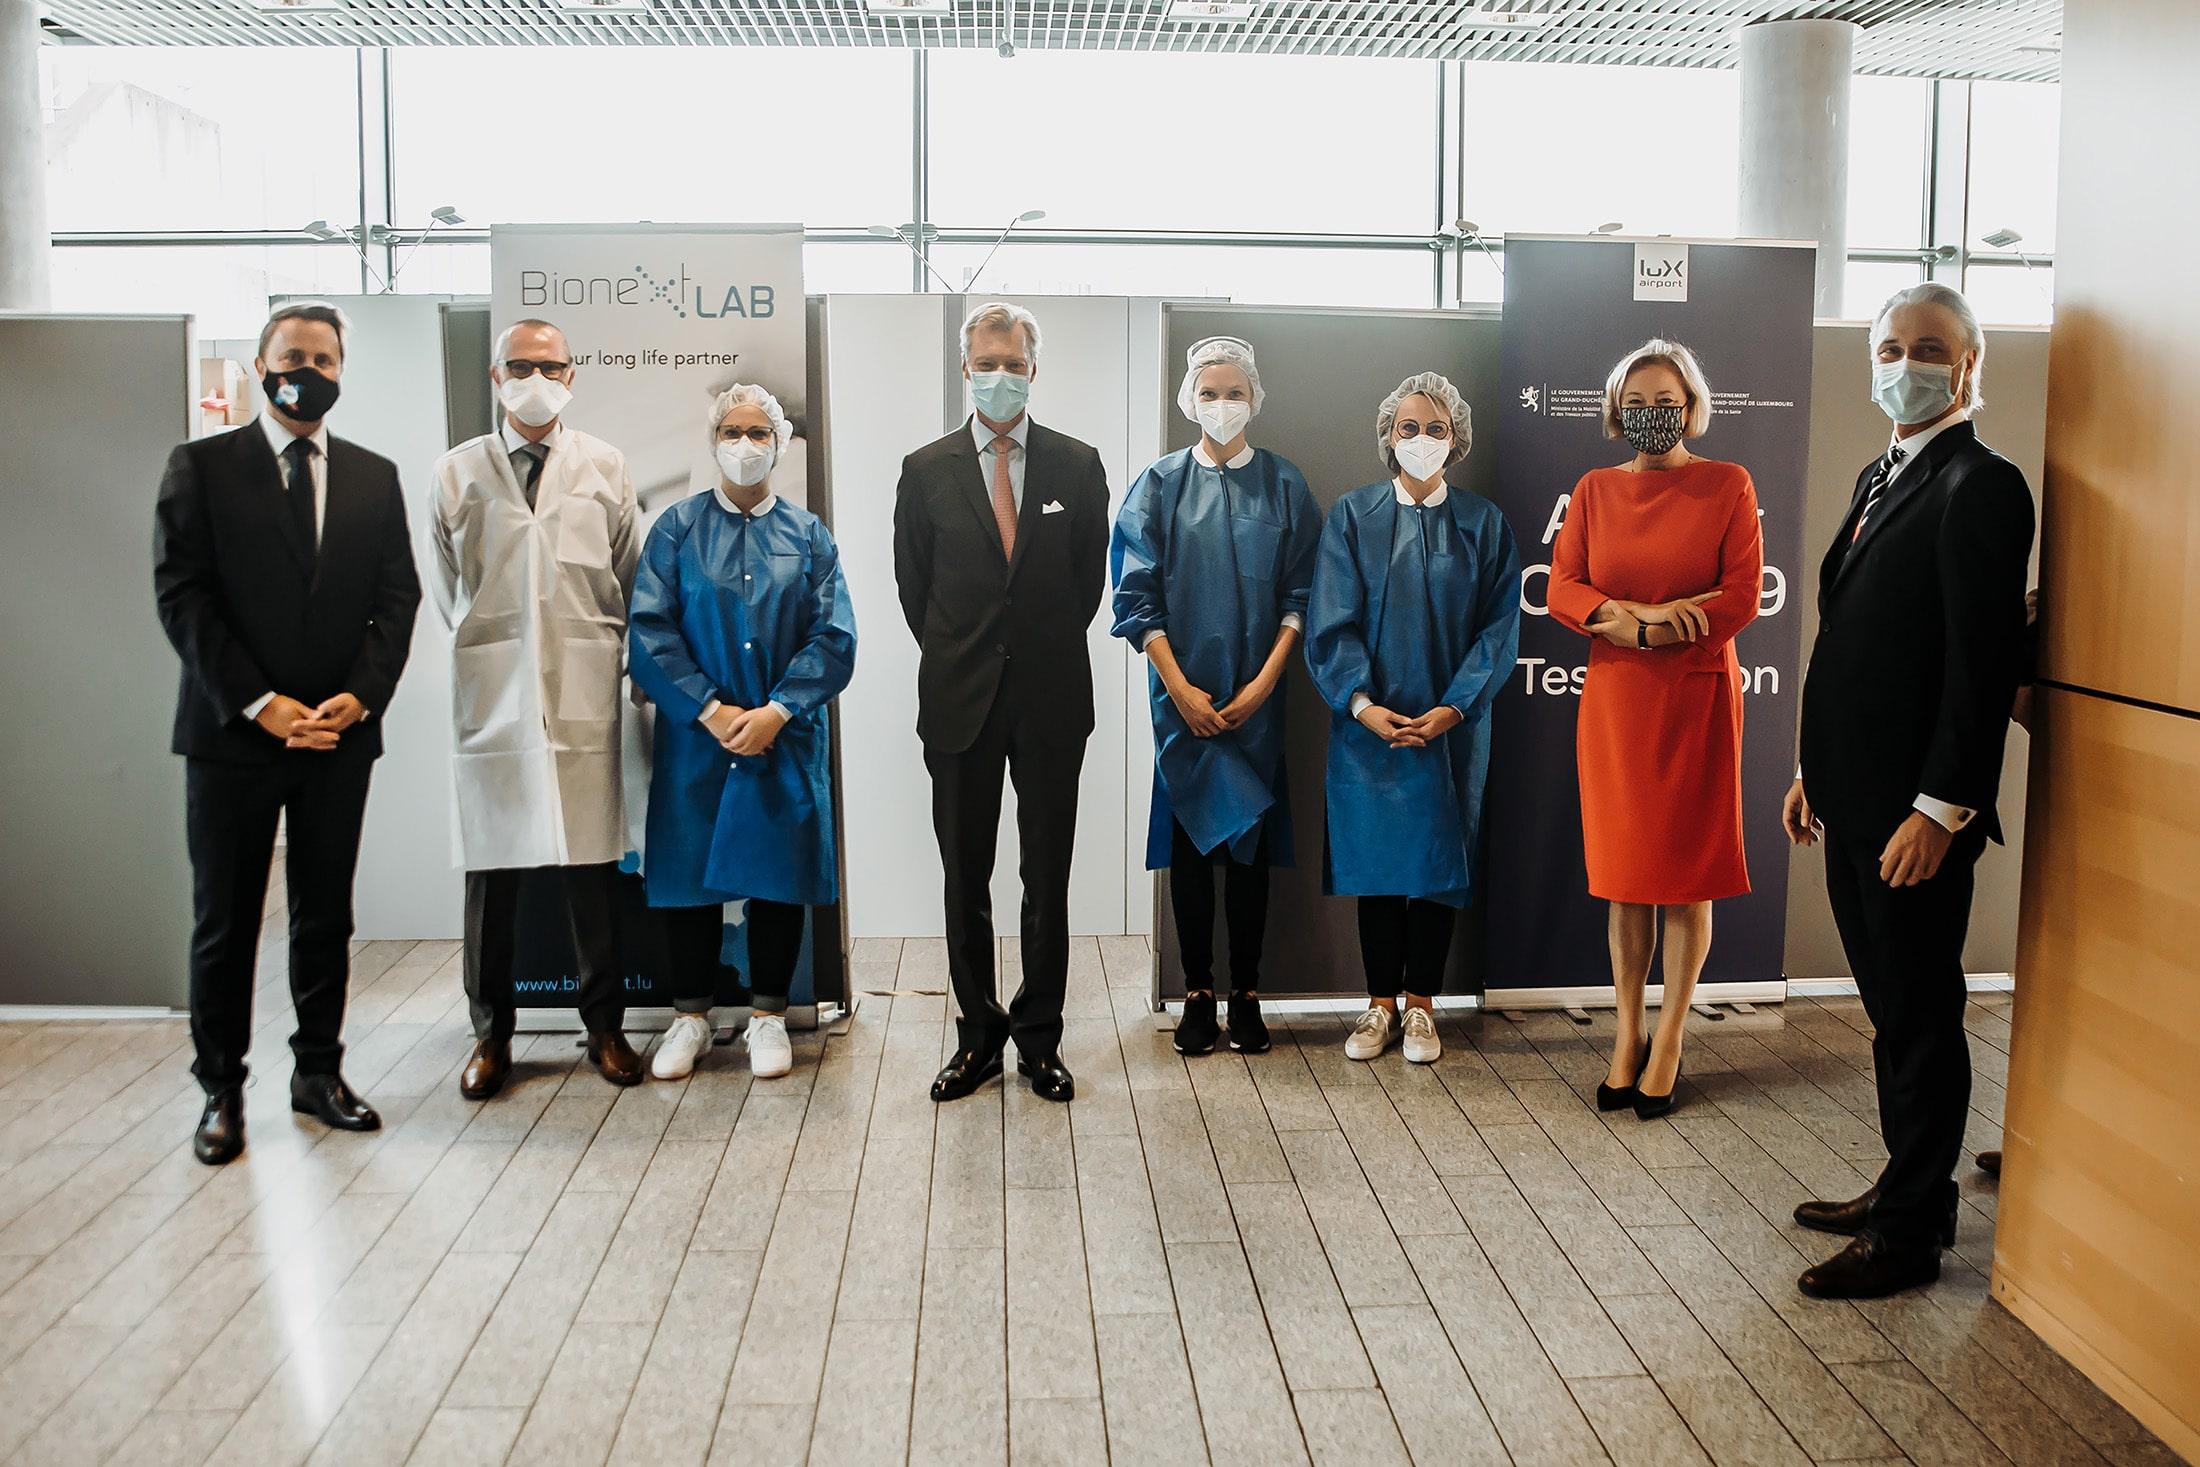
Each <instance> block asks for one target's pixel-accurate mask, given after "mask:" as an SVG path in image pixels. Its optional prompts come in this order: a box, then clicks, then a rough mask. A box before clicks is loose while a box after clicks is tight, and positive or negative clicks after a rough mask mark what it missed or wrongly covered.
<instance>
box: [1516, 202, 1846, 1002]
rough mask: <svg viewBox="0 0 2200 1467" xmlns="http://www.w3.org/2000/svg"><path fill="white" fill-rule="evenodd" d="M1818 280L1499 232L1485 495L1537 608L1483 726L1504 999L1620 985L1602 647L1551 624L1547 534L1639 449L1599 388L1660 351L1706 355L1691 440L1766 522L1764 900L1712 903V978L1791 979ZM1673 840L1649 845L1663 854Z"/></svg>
mask: <svg viewBox="0 0 2200 1467" xmlns="http://www.w3.org/2000/svg"><path fill="white" fill-rule="evenodd" d="M1815 267H1816V254H1815V250H1814V248H1813V247H1812V246H1811V245H1808V244H1799V243H1788V242H1769V241H1766V242H1759V241H1748V242H1738V241H1731V240H1682V239H1662V238H1661V239H1624V238H1596V239H1583V238H1580V237H1578V236H1577V237H1573V238H1539V237H1534V236H1521V235H1508V236H1507V237H1506V239H1505V306H1504V335H1503V344H1502V348H1501V353H1500V361H1501V367H1500V372H1501V376H1502V379H1503V396H1502V400H1501V405H1500V407H1499V408H1498V411H1499V413H1500V414H1501V417H1500V419H1499V421H1498V423H1497V424H1496V425H1495V426H1496V430H1497V431H1496V435H1495V436H1496V441H1497V449H1498V475H1497V485H1496V489H1495V494H1494V498H1495V499H1496V500H1497V503H1498V505H1499V506H1500V507H1501V508H1502V509H1503V510H1504V511H1505V513H1506V515H1507V516H1508V517H1509V518H1510V520H1511V522H1512V527H1513V531H1514V533H1515V534H1516V535H1517V536H1518V537H1519V540H1520V553H1521V562H1522V566H1523V571H1522V578H1521V604H1522V607H1523V609H1524V611H1525V612H1526V615H1524V616H1523V617H1522V618H1521V628H1520V662H1519V666H1518V668H1517V670H1516V671H1515V673H1514V675H1513V677H1512V679H1511V681H1510V682H1509V683H1508V684H1507V686H1506V689H1505V692H1504V694H1503V695H1502V697H1501V698H1500V699H1499V701H1498V704H1497V706H1496V708H1495V710H1494V712H1493V715H1492V716H1493V719H1494V723H1493V728H1492V749H1491V755H1490V775H1491V778H1490V792H1489V809H1488V813H1487V818H1486V825H1485V829H1486V831H1487V832H1488V837H1489V849H1488V858H1487V865H1486V867H1485V869H1486V871H1487V872H1488V886H1487V890H1488V894H1489V904H1488V914H1489V929H1488V963H1487V969H1486V973H1487V978H1486V983H1487V987H1488V989H1489V990H1490V991H1491V993H1492V995H1493V997H1492V1002H1502V1001H1503V1000H1502V999H1501V998H1499V997H1497V995H1498V994H1499V992H1500V991H1502V990H1542V991H1545V993H1546V995H1547V996H1549V997H1558V996H1561V995H1566V996H1569V997H1571V995H1570V994H1569V993H1568V991H1570V990H1580V989H1600V988H1608V987H1609V986H1610V984H1611V965H1610V958H1609V955H1608V952H1607V949H1606V945H1605V912H1604V904H1603V903H1602V902H1600V901H1597V900H1596V899H1594V898H1592V897H1591V896H1590V895H1589V890H1588V878H1587V874H1586V872H1585V870H1584V868H1583V864H1582V845H1581V799H1580V790H1579V786H1578V785H1577V783H1576V778H1575V766H1574V716H1575V710H1576V709H1577V707H1578V706H1579V697H1580V693H1581V689H1582V680H1583V676H1584V672H1585V670H1586V667H1587V663H1588V652H1589V647H1588V642H1587V639H1585V638H1583V637H1581V636H1580V635H1578V634H1576V633H1574V632H1571V631H1568V630H1567V629H1566V628H1565V627H1563V626H1561V625H1559V624H1558V623H1557V622H1556V621H1554V620H1552V618H1551V617H1550V615H1549V612H1548V610H1547V609H1546V606H1545V599H1544V598H1545V593H1546V591H1547V589H1548V583H1549V574H1550V562H1551V542H1552V540H1553V538H1554V537H1555V536H1556V535H1557V533H1558V527H1559V525H1560V524H1561V523H1563V521H1564V517H1565V513H1566V504H1567V499H1568V496H1569V494H1570V493H1571V491H1572V489H1573V487H1574V484H1575V483H1576V481H1578V480H1579V479H1580V477H1581V476H1582V475H1583V474H1584V473H1586V472H1588V471H1589V470H1590V469H1594V468H1603V467H1609V466H1611V465H1614V464H1618V463H1622V462H1624V461H1625V460H1626V459H1627V458H1628V457H1629V453H1630V451H1629V450H1628V448H1627V446H1626V445H1625V444H1624V443H1615V442H1613V441H1611V440H1608V439H1606V438H1605V436H1604V433H1603V427H1602V419H1603V405H1604V383H1605V378H1606V375H1607V374H1608V373H1609V372H1610V371H1611V369H1612V367H1613V365H1614V364H1615V363H1617V362H1618V361H1619V359H1620V358H1621V357H1623V356H1625V355H1626V354H1627V353H1628V352H1630V351H1632V350H1633V349H1634V348H1636V347H1638V346H1640V345H1641V344H1642V343H1643V342H1644V341H1646V340H1648V339H1650V338H1651V337H1665V338H1667V339H1669V340H1674V341H1678V342H1681V343H1683V344H1684V345H1686V346H1688V347H1689V348H1690V349H1692V350H1693V351H1694V352H1695V353H1696V355H1697V358H1698V359H1699V360H1700V361H1701V362H1702V364H1703V369H1704V375H1705V376H1706V378H1708V379H1709V381H1710V384H1711V390H1712V398H1713V417H1712V425H1711V430H1710V432H1709V433H1708V434H1707V435H1706V436H1704V437H1703V438H1700V439H1697V440H1695V441H1693V442H1691V443H1690V445H1689V447H1690V448H1691V449H1692V450H1693V451H1694V452H1696V453H1697V454H1698V455H1700V456H1702V457H1705V458H1715V459H1725V460H1728V461H1731V462H1735V463H1739V464H1741V465H1742V466H1743V467H1744V468H1746V469H1748V470H1749V473H1750V477H1751V478H1752V479H1753V480H1755V482H1756V486H1757V501H1758V507H1759V510H1760V512H1761V514H1762V524H1763V529H1764V556H1765V574H1764V585H1763V590H1762V603H1761V608H1760V612H1759V615H1758V618H1757V620H1756V621H1755V622H1753V623H1751V624H1750V625H1749V626H1748V627H1747V628H1745V629H1744V630H1743V631H1742V633H1741V635H1740V637H1738V638H1737V639H1736V642H1735V650H1736V653H1737V655H1738V656H1739V657H1740V660H1741V668H1742V678H1743V684H1744V688H1745V698H1744V717H1743V737H1742V814H1743V829H1744V837H1745V840H1746V843H1747V850H1748V854H1749V875H1750V883H1751V889H1750V892H1749V894H1748V895H1746V896H1741V897H1736V898H1733V899H1731V900H1728V901H1722V902H1720V903H1719V904H1718V907H1717V910H1716V913H1715V915H1714V926H1713V940H1712V944H1711V957H1710V961H1709V963H1708V965H1707V966H1706V967H1705V970H1704V974H1703V981H1704V982H1705V983H1706V984H1732V983H1748V984H1760V985H1761V984H1768V983H1770V984H1777V983H1778V982H1779V981H1780V980H1781V978H1782V971H1781V964H1782V947H1783V942H1784V939H1785V935H1786V921H1787V918H1786V913H1787V869H1788V859H1787V851H1786V846H1785V844H1784V842H1783V839H1782V837H1781V833H1780V801H1781V798H1782V796H1784V795H1785V794H1786V792H1787V787H1788V784H1789V780H1790V776H1792V775H1793V773H1794V767H1795V766H1794V757H1795V720H1796V711H1795V710H1796V707H1797V702H1796V700H1797V698H1798V697H1799V696H1800V693H1801V688H1800V684H1799V679H1800V676H1801V667H1800V662H1799V656H1798V652H1799V648H1798V641H1799V622H1798V619H1797V617H1798V613H1797V609H1796V607H1795V605H1794V602H1793V598H1794V596H1795V595H1796V594H1797V593H1799V592H1800V590H1801V588H1802V583H1803V578H1802V576H1801V574H1800V569H1799V567H1800V565H1801V554H1802V528H1803V487H1804V474H1805V471H1806V467H1807V464H1808V461H1809V431H1810V377H1811V315H1812V294H1813V278H1814V271H1815ZM1475 426H1476V427H1477V429H1480V428H1481V427H1482V424H1480V423H1477V424H1476V425H1475ZM1673 834H1675V833H1670V832H1666V831H1658V830H1646V831H1643V832H1642V833H1641V835H1642V839H1643V840H1644V841H1645V842H1646V843H1649V844H1651V845H1653V846H1654V845H1655V844H1656V843H1657V842H1659V841H1662V840H1666V839H1668V838H1670V837H1671V836H1672V835H1673ZM1656 976H1657V975H1656V974H1655V973H1653V974H1652V978H1653V981H1654V980H1655V978H1656ZM1706 996H1707V997H1709V996H1712V995H1706ZM1520 997H1521V998H1522V999H1524V1000H1525V999H1526V998H1527V997H1528V996H1527V995H1525V994H1523V995H1520Z"/></svg>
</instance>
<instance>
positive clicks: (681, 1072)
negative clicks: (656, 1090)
mask: <svg viewBox="0 0 2200 1467" xmlns="http://www.w3.org/2000/svg"><path fill="white" fill-rule="evenodd" d="M710 1036H711V1027H710V1016H709V1015H708V1014H675V1015H673V1019H672V1027H671V1028H669V1029H667V1030H665V1037H664V1038H663V1039H661V1040H659V1041H658V1043H657V1054H656V1057H655V1058H654V1059H652V1060H650V1062H649V1072H650V1073H651V1074H652V1075H655V1076H656V1077H657V1078H658V1079H660V1080H685V1079H686V1078H687V1077H688V1076H690V1075H692V1074H694V1073H695V1062H696V1061H697V1060H698V1059H701V1058H702V1056H703V1051H704V1050H706V1049H708V1048H710Z"/></svg>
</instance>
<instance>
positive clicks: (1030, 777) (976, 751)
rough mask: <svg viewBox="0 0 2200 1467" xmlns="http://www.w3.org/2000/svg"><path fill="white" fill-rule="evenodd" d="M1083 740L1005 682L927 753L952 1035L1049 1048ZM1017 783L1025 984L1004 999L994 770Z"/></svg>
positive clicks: (1056, 1027)
mask: <svg viewBox="0 0 2200 1467" xmlns="http://www.w3.org/2000/svg"><path fill="white" fill-rule="evenodd" d="M1084 763H1085V736H1084V735H1082V734H1079V735H1076V736H1074V737H1065V736H1064V735H1063V733H1062V731H1061V729H1060V728H1059V726H1058V724H1057V720H1056V719H1055V718H1054V717H1053V714H1052V710H1050V709H1046V708H1033V709H1030V710H1028V711H1025V710H1023V709H1021V708H1020V707H1019V700H1018V699H1017V698H1016V697H1015V696H1014V695H1013V693H1012V691H1011V688H1010V686H1009V685H1008V683H1007V682H1006V681H1005V680H1004V682H1003V684H1002V687H1001V690H1000V693H999V695H998V696H997V697H996V698H995V699H994V702H993V710H992V712H991V713H989V714H988V715H987V716H986V720H985V726H984V727H983V728H981V729H980V730H979V731H978V738H977V741H976V742H975V743H973V744H972V745H971V746H970V747H969V748H968V749H965V750H963V751H962V752H961V753H958V754H949V753H944V752H942V751H940V750H937V749H929V748H928V749H926V750H925V751H924V767H925V768H926V769H928V770H930V771H931V774H932V829H933V832H934V833H935V834H936V835H937V836H938V837H939V843H940V865H941V866H942V867H943V868H945V871H946V878H947V880H946V888H947V889H946V905H947V923H946V925H947V972H948V977H949V979H950V980H951V981H952V983H953V985H954V989H955V1003H956V1006H957V1007H958V1008H960V1009H961V1010H962V1017H961V1018H960V1020H959V1021H958V1023H957V1035H958V1042H959V1043H960V1045H961V1046H962V1047H963V1048H965V1049H988V1048H997V1047H999V1046H1000V1045H1001V1044H1002V1043H1003V1042H1005V1041H1006V1040H1008V1039H1009V1038H1011V1037H1013V1038H1014V1039H1015V1041H1016V1049H1017V1052H1018V1053H1019V1054H1025V1055H1032V1056H1042V1057H1043V1056H1048V1055H1052V1054H1054V1053H1055V1052H1056V1050H1057V1049H1058V1048H1059V1047H1060V1045H1061V1042H1062V990H1063V989H1064V988H1065V987H1066V986H1067V984H1068V982H1069V867H1070V855H1071V852H1072V850H1073V849H1074V847H1075V843H1076V837H1077V777H1078V773H1079V772H1080V771H1081V770H1082V769H1083V767H1084ZM1004 770H1005V771H1006V772H1007V775H1008V778H1009V779H1010V780H1012V781H1014V783H1015V786H1016V836H1017V843H1018V845H1019V847H1020V850H1021V863H1020V866H1019V874H1020V875H1021V876H1022V878H1023V886H1024V900H1023V912H1022V934H1023V968H1024V981H1023V986H1022V987H1021V988H1019V989H1018V990H1017V992H1016V996H1015V998H1013V999H1012V1000H1010V1002H1009V1006H1008V1007H1007V1008H1006V1009H1003V1008H1002V1007H1001V1003H1000V999H999V997H998V990H997V987H996V981H995V973H994V942H993V894H992V888H993V850H994V844H995V841H996V840H997V839H998V837H999V834H1000V826H1001V776H1002V772H1003V771H1004Z"/></svg>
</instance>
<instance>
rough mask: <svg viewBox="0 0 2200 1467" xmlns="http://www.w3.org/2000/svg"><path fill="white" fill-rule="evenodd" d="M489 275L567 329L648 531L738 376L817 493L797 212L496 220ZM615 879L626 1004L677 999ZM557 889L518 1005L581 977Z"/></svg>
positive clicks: (638, 819) (799, 491) (580, 424)
mask: <svg viewBox="0 0 2200 1467" xmlns="http://www.w3.org/2000/svg"><path fill="white" fill-rule="evenodd" d="M489 282H490V283H489V295H490V304H491V317H492V320H493V321H494V322H495V323H496V324H497V326H498V327H501V326H502V325H503V324H505V323H508V322H511V321H517V320H521V319H523V318H526V317H540V318H542V319H544V320H548V321H554V322H556V323H557V325H558V326H559V327H560V328H561V329H563V330H564V332H565V333H566V338H567V342H568V344H569V346H570V348H571V350H572V353H573V364H574V367H575V374H574V384H573V386H574V396H573V402H572V405H571V406H570V407H569V408H568V409H567V410H566V412H565V421H566V422H567V423H569V424H571V425H572V426H573V427H575V428H579V429H581V430H582V431H584V432H587V433H592V434H594V435H596V436H597V437H599V438H602V439H604V440H605V441H606V442H609V443H611V444H613V445H615V446H616V447H618V448H619V449H620V450H621V451H622V452H623V453H624V454H625V455H626V460H627V465H628V468H629V469H630V470H631V472H632V474H633V476H634V489H635V493H636V494H637V496H638V497H639V498H640V500H641V506H642V531H643V533H644V535H645V536H646V534H647V533H648V529H649V526H650V525H651V524H653V523H654V522H655V520H656V517H657V515H658V514H660V513H662V512H663V511H664V509H665V508H666V507H667V506H668V505H671V504H673V503H676V502H678V501H679V500H681V499H684V498H686V497H687V496H688V495H690V494H697V493H703V492H706V491H707V490H709V488H710V487H711V486H712V485H713V484H715V483H716V482H717V469H716V467H715V465H714V463H713V460H712V457H711V435H710V430H709V425H708V423H707V421H706V420H707V419H708V417H709V409H710V403H711V399H712V398H713V397H715V396H716V395H717V394H718V393H720V392H722V391H724V390H725V389H726V388H727V387H730V386H732V385H733V384H734V383H736V382H754V383H759V384H761V385H763V386H764V387H766V388H769V389H770V390H771V392H772V394H773V395H774V396H776V397H777V398H778V399H779V401H780V404H781V405H782V406H783V407H785V409H786V411H787V416H788V417H789V418H790V419H791V420H792V421H793V422H794V424H795V430H796V436H795V439H794V442H793V443H791V444H790V445H789V446H788V449H787V451H786V452H785V453H783V454H782V455H781V457H780V463H779V465H778V467H777V468H776V469H775V470H774V471H773V475H772V488H773V490H774V491H775V492H777V493H780V494H782V495H783V496H784V497H786V498H787V499H789V500H792V501H793V502H794V503H796V504H803V505H807V504H808V502H809V494H808V485H807V454H806V452H805V448H806V434H805V433H804V425H805V422H806V416H805V412H806V406H807V405H806V403H805V402H804V400H803V399H804V393H805V390H806V384H807V382H808V361H807V328H806V324H805V306H804V298H803V293H802V226H801V225H799V224H759V225H671V224H662V225H660V224H605V225H593V224H584V225H502V224H500V225H497V226H495V227H494V228H492V229H491V230H490V232H489ZM653 716H654V710H651V709H640V710H636V709H633V708H632V707H629V709H628V711H627V716H626V723H625V727H624V729H623V730H622V752H623V757H624V761H625V766H626V780H625V793H626V806H627V828H628V840H629V845H630V846H631V848H632V850H633V851H636V852H638V851H640V850H641V848H642V824H643V814H644V811H645V810H646V808H647V801H648V797H649V783H648V781H649V771H648V764H649V743H650V719H651V718H652V717H653ZM626 864H627V867H628V869H629V871H630V872H631V871H632V870H633V869H635V867H636V863H635V860H634V858H633V857H632V856H631V855H630V856H629V858H628V861H627V863H626ZM622 887H623V895H624V897H625V903H624V910H623V915H624V916H625V918H626V919H627V920H626V921H625V923H624V929H625V948H626V958H627V961H626V965H625V966H626V971H627V978H626V987H627V1002H628V1004H629V1005H631V1006H636V1007H640V1006H646V1005H651V1004H665V1003H669V1002H670V998H669V996H668V992H667V991H666V990H664V989H662V988H660V986H659V982H658V980H659V977H660V974H661V969H662V963H661V948H660V945H659V943H658V942H657V940H656V932H657V929H656V925H655V924H654V923H653V922H651V921H649V920H648V919H647V912H646V908H645V907H644V905H643V901H642V894H641V883H640V880H639V878H637V877H632V876H630V877H629V878H628V879H626V880H625V881H624V882H623V883H622ZM561 902H562V897H561V896H560V894H559V892H558V889H557V887H556V886H555V884H553V883H549V882H538V883H530V884H529V885H528V887H527V888H526V889H525V890H524V891H523V894H522V896H521V912H520V933H521V945H520V952H519V974H518V988H519V1001H520V1002H521V1003H522V1004H531V1005H534V1006H542V1007H562V1006H567V1005H570V1004H571V1003H572V1002H573V995H574V993H575V992H576V991H577V988H578V984H577V983H576V982H575V980H574V977H573V970H574V965H573V955H572V952H571V950H570V948H569V946H568V944H567V942H566V940H565V939H564V937H563V935H562V934H563V933H564V931H565V921H564V919H563V914H562V909H561V905H560V904H561ZM814 916H815V920H814V921H813V922H812V924H811V926H812V929H813V930H814V931H823V932H826V933H828V934H834V933H837V932H838V931H839V928H840V922H839V915H838V913H837V911H834V912H827V911H823V910H820V911H819V912H818V913H816V914H814ZM727 924H728V925H727V943H726V948H725V953H724V956H725V958H726V961H727V963H728V968H727V969H726V971H724V972H723V973H722V974H721V983H720V997H721V999H722V1000H724V1001H726V1002H741V1001H744V1000H745V990H743V989H742V988H741V986H740V982H739V978H738V976H737V974H738V971H739V970H740V969H741V968H743V967H745V966H746V957H747V951H746V946H747V945H746V942H745V941H744V933H743V928H742V924H741V921H740V908H739V907H728V909H727ZM829 945H831V944H830V943H829ZM834 966H835V968H836V970H837V963H836V964H835V965H834ZM811 971H812V964H811V957H810V952H809V947H808V944H807V943H805V947H804V953H803V959H802V963H801V966H800V968H799V969H798V970H797V974H796V981H795V983H796V986H795V993H794V995H793V997H794V1001H795V1002H796V1003H797V1004H800V1003H804V1002H808V1001H809V1000H810V998H811V996H812V994H813V990H812V989H811V987H810V974H811Z"/></svg>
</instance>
